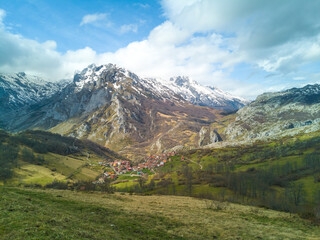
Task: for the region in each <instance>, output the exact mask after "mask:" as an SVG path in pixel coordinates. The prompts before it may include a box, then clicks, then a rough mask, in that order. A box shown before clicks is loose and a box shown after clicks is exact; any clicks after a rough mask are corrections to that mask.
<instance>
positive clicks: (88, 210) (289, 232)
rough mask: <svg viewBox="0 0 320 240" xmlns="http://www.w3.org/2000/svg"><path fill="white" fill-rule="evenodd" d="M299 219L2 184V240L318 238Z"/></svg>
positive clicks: (223, 206)
mask: <svg viewBox="0 0 320 240" xmlns="http://www.w3.org/2000/svg"><path fill="white" fill-rule="evenodd" d="M319 236H320V227H319V226H315V225H313V224H312V223H311V222H309V221H308V220H304V219H301V218H300V217H298V216H297V215H294V214H292V215H290V214H287V213H283V212H277V211H272V210H266V209H262V208H256V207H249V206H242V205H237V204H230V203H220V202H213V201H211V200H210V201H209V200H200V199H195V198H190V197H179V196H139V195H129V194H120V193H116V194H104V193H84V192H72V191H63V190H35V189H25V188H7V187H6V188H5V187H1V186H0V239H1V240H4V239H6V240H9V239H14V240H18V239H24V240H27V239H50V240H51V239H59V240H61V239H68V240H69V239H77V240H78V239H319Z"/></svg>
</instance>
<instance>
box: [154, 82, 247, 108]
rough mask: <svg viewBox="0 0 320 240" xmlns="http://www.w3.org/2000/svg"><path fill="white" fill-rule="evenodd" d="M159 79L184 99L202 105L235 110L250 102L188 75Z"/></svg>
mask: <svg viewBox="0 0 320 240" xmlns="http://www.w3.org/2000/svg"><path fill="white" fill-rule="evenodd" d="M159 81H160V82H161V83H162V84H163V85H165V86H166V87H168V88H169V89H170V90H172V91H173V92H174V93H176V94H177V95H179V96H181V97H182V98H183V99H185V100H187V101H189V102H191V103H193V104H196V105H200V106H207V107H212V108H215V109H219V110H224V111H235V110H238V109H240V108H242V107H243V106H245V105H246V104H248V103H249V101H248V100H245V99H243V98H239V97H234V96H232V95H231V94H229V93H227V92H224V91H222V90H220V89H218V88H216V87H206V86H202V85H200V84H199V83H197V82H196V81H194V80H191V79H190V78H188V77H182V76H178V77H174V78H170V80H169V81H166V80H163V79H160V80H159Z"/></svg>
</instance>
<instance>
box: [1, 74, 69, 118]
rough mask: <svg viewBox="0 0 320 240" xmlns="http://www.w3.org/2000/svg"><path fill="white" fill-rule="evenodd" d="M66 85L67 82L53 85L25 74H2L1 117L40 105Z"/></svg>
mask: <svg viewBox="0 0 320 240" xmlns="http://www.w3.org/2000/svg"><path fill="white" fill-rule="evenodd" d="M65 85H66V82H62V81H61V82H58V83H53V82H49V81H46V80H44V79H43V78H40V77H37V76H32V75H27V74H26V73H24V72H20V73H16V74H0V106H1V108H0V115H2V114H4V113H8V112H10V111H17V110H19V109H20V108H22V107H26V106H30V105H33V104H36V103H39V102H40V101H42V100H44V99H46V98H49V97H51V96H52V95H54V94H55V93H57V92H58V91H60V90H61V89H62V88H63V87H64V86H65Z"/></svg>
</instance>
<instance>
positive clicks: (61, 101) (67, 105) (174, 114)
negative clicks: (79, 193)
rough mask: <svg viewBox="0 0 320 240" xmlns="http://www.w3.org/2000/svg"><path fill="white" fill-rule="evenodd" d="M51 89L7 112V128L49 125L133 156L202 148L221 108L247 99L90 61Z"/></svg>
mask: <svg viewBox="0 0 320 240" xmlns="http://www.w3.org/2000/svg"><path fill="white" fill-rule="evenodd" d="M57 86H60V85H57ZM52 89H54V90H56V91H55V92H54V93H50V94H47V95H45V96H44V97H43V98H42V99H41V100H39V101H34V102H29V103H28V104H25V105H23V106H21V108H19V111H18V112H17V111H14V112H13V111H11V112H8V113H6V114H3V115H2V117H1V118H0V119H1V122H2V125H3V126H4V128H5V129H7V130H10V131H21V130H25V129H44V130H50V131H53V132H57V133H60V134H65V135H69V136H73V137H78V138H87V139H90V140H92V141H95V142H97V143H99V144H101V145H104V146H106V147H109V148H111V149H113V150H115V151H119V152H120V153H122V154H125V155H127V156H128V157H132V158H135V157H136V156H139V157H140V156H143V155H144V156H145V155H146V154H151V153H156V152H161V151H163V150H165V149H168V148H172V147H176V148H179V147H180V148H181V147H183V146H199V140H200V136H199V133H200V130H201V129H202V128H203V127H205V128H209V127H210V124H211V123H213V122H216V121H217V119H219V118H221V117H222V116H223V115H221V113H222V111H221V110H218V109H224V110H236V109H238V108H239V107H242V106H244V104H245V103H246V101H245V100H244V99H241V98H236V97H232V96H231V95H230V94H227V93H224V92H223V91H221V90H219V89H216V88H209V87H203V86H201V85H199V84H198V83H197V82H195V81H192V80H190V79H189V78H187V77H176V78H171V79H170V80H168V81H164V80H158V79H153V78H140V77H139V76H137V75H136V74H134V73H132V72H130V71H128V70H126V69H124V68H120V67H117V66H116V65H113V64H108V65H101V66H96V65H90V66H88V67H87V68H85V69H84V70H82V71H81V72H79V73H77V74H75V76H74V79H73V81H72V82H71V83H69V84H67V85H66V86H64V87H63V88H58V87H56V88H52ZM26 91H28V90H27V89H26ZM26 102H27V101H26ZM9 104H10V102H9V103H8V105H9ZM195 104H198V105H195ZM199 105H205V106H199ZM209 106H210V107H209ZM213 106H216V108H218V109H213V108H212V107H213ZM208 134H211V135H216V133H212V132H211V133H209V132H208ZM211 139H213V140H214V141H218V140H219V139H221V138H220V136H216V137H215V138H214V137H212V138H211ZM200 145H201V143H200Z"/></svg>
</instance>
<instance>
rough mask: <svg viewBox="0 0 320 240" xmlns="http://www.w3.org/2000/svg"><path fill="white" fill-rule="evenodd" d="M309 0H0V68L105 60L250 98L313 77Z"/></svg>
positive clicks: (316, 34) (319, 5) (317, 74)
mask: <svg viewBox="0 0 320 240" xmlns="http://www.w3.org/2000/svg"><path fill="white" fill-rule="evenodd" d="M319 9H320V1H318V0H308V1H302V0H281V1H279V0H268V1H257V0H224V1H221V0H158V1H157V0H140V1H132V0H114V1H111V0H91V1H81V0H68V1H65V0H55V1H49V0H10V1H5V0H0V72H4V73H12V72H26V73H29V74H33V75H39V76H42V77H44V78H47V79H49V80H51V81H58V80H60V79H66V78H72V76H73V74H74V73H75V72H76V71H80V70H82V69H83V68H85V67H86V66H88V65H90V64H92V63H95V64H108V63H114V64H117V65H118V66H120V67H125V68H127V69H129V70H131V71H133V72H135V73H136V74H138V75H140V76H142V77H161V78H169V77H172V76H178V75H183V76H189V77H191V78H192V79H194V80H196V81H198V82H199V83H201V84H203V85H209V86H215V87H218V88H221V89H222V90H225V91H228V92H230V93H232V94H234V95H237V96H241V97H245V98H248V99H254V98H255V97H256V96H257V95H258V94H261V93H263V92H269V91H279V90H283V89H287V88H291V87H301V86H303V85H306V84H313V83H320V14H319Z"/></svg>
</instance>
